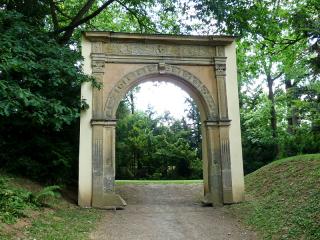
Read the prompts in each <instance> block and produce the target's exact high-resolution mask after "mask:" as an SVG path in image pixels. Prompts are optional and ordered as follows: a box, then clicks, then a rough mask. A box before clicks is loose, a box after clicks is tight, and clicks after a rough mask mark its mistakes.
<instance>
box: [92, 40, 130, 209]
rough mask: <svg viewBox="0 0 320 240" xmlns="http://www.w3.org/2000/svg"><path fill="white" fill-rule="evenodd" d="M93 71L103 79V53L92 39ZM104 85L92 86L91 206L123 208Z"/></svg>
mask: <svg viewBox="0 0 320 240" xmlns="http://www.w3.org/2000/svg"><path fill="white" fill-rule="evenodd" d="M91 58H92V75H93V76H94V77H95V78H96V80H97V81H98V82H100V83H103V76H104V71H105V56H104V54H103V53H102V43H101V42H93V43H92V54H91ZM104 102H105V97H104V91H103V86H102V87H101V88H100V89H98V88H94V89H93V97H92V105H93V106H92V120H91V125H92V206H93V207H97V208H106V209H107V208H122V207H124V206H125V205H126V203H125V201H124V200H123V199H122V198H121V197H120V196H119V195H117V194H115V191H114V184H115V126H116V121H115V120H109V119H106V118H105V112H104Z"/></svg>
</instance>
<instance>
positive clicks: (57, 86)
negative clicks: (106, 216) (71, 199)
mask: <svg viewBox="0 0 320 240" xmlns="http://www.w3.org/2000/svg"><path fill="white" fill-rule="evenodd" d="M0 30H1V32H2V34H1V36H0V41H1V42H0V52H1V55H0V133H1V134H0V150H1V151H0V152H1V153H0V158H1V161H0V167H6V168H7V169H8V170H10V171H11V172H15V173H18V174H24V175H28V176H29V177H31V178H34V179H37V180H42V181H46V182H56V181H65V180H70V178H72V177H73V178H74V176H75V175H76V170H77V167H76V166H77V155H78V150H77V147H76V146H77V144H78V137H77V136H78V132H79V129H78V119H79V114H80V109H81V108H84V107H85V106H86V105H85V104H84V102H83V101H80V85H81V83H82V82H84V81H89V80H92V79H90V78H89V77H87V76H86V75H84V74H82V72H81V71H82V70H81V65H80V64H79V61H80V60H81V56H80V54H79V53H78V52H76V51H74V50H71V49H70V47H68V46H61V45H58V44H57V43H56V42H55V40H54V39H52V38H51V37H50V35H49V34H48V33H47V32H46V31H45V29H43V28H41V26H37V25H35V24H33V23H32V19H30V18H28V17H26V16H23V15H21V14H19V13H16V12H13V11H3V10H1V11H0ZM92 81H93V80H92ZM93 84H95V82H94V81H93ZM95 85H96V84H95Z"/></svg>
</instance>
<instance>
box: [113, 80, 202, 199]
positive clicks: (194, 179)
mask: <svg viewBox="0 0 320 240" xmlns="http://www.w3.org/2000/svg"><path fill="white" fill-rule="evenodd" d="M145 83H150V84H148V86H149V87H148V90H155V89H159V88H160V91H161V89H162V90H163V89H164V88H165V89H169V90H170V89H175V94H176V95H165V93H164V92H163V91H161V95H162V97H163V98H168V99H170V102H173V101H175V99H176V98H177V97H176V96H177V95H179V96H180V98H182V99H183V101H185V102H184V104H181V105H179V107H180V108H181V109H182V112H185V111H187V110H188V111H192V114H195V115H196V116H190V115H189V112H188V113H187V112H185V113H184V114H182V115H174V113H173V112H170V113H169V112H168V111H167V112H161V113H160V112H159V111H158V110H159V109H157V108H154V109H150V108H148V109H141V108H140V106H139V104H137V102H139V97H138V98H135V100H134V103H132V102H131V101H132V98H133V95H134V94H137V95H139V91H138V93H137V92H136V91H133V92H132V90H135V89H136V88H137V87H141V86H142V89H140V91H141V90H142V92H144V91H143V90H144V87H143V86H146V84H145ZM151 83H157V84H156V86H155V85H153V86H152V87H150V86H151ZM164 83H169V84H164ZM172 85H174V86H172ZM180 86H181V84H179V83H177V82H176V80H173V79H172V78H170V77H169V76H161V77H160V78H159V77H152V78H144V79H143V80H140V81H137V82H135V84H134V85H132V86H131V89H130V90H129V91H128V92H127V94H126V95H125V97H124V98H123V100H122V101H121V104H120V105H119V107H118V111H117V115H116V116H117V125H116V152H115V165H116V168H115V169H116V172H115V179H116V180H117V181H119V182H120V183H121V184H120V185H119V184H116V186H115V190H116V192H118V193H120V195H121V196H122V197H123V198H124V200H125V201H127V202H128V203H129V204H130V203H135V202H136V201H139V202H140V203H146V204H148V199H149V198H148V197H142V196H140V195H137V196H131V195H130V191H132V189H133V188H135V189H138V190H137V191H138V192H139V193H140V192H141V191H143V192H144V191H148V190H146V189H145V188H148V187H150V185H148V186H144V187H141V186H139V185H138V186H132V185H131V184H130V183H131V181H130V180H149V181H150V180H151V181H152V182H151V183H152V184H156V185H153V186H152V188H151V189H150V191H151V190H152V189H154V188H158V187H159V186H158V185H157V182H153V181H154V180H161V181H166V183H167V184H170V186H169V187H168V188H167V187H165V188H164V187H160V188H159V189H158V190H159V191H166V192H168V194H170V195H171V196H172V198H171V200H170V199H168V201H169V202H172V203H173V202H175V203H176V201H177V199H178V198H179V197H181V196H179V193H180V192H181V191H182V192H185V191H187V190H189V191H190V194H186V196H185V197H184V200H183V201H181V204H183V205H185V204H191V203H194V201H200V200H201V199H202V198H203V161H202V149H203V148H202V139H203V138H202V133H201V126H202V124H201V120H200V111H199V108H198V105H197V104H196V103H195V101H194V99H193V98H192V97H191V96H190V94H189V93H188V92H190V89H188V92H187V91H186V90H185V87H184V89H182V88H181V87H180ZM172 91H173V90H172ZM152 92H153V91H152ZM179 92H183V93H184V94H183V95H182V93H180V94H179ZM142 96H143V97H144V96H145V94H143V93H142ZM142 96H140V98H141V97H142ZM155 97H158V99H159V97H160V94H157V96H154V95H153V96H152V95H151V96H149V95H148V96H147V98H148V99H149V100H150V99H151V98H155ZM148 99H145V101H147V100H148ZM128 102H129V103H128ZM131 104H133V105H134V106H132V105H131ZM132 110H133V111H132ZM180 113H181V112H180ZM128 180H129V181H128ZM179 182H180V183H181V182H184V183H193V184H192V187H190V185H189V184H188V185H181V184H179V185H177V186H175V188H176V189H175V191H173V190H172V187H173V185H172V183H179ZM123 183H127V184H128V183H129V184H130V185H127V184H123ZM140 183H144V182H140ZM149 184H150V182H149ZM130 186H131V187H130ZM165 186H168V185H165ZM152 191H154V190H152ZM153 200H155V201H159V199H157V198H154V199H153ZM169 202H168V203H169Z"/></svg>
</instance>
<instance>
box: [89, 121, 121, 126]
mask: <svg viewBox="0 0 320 240" xmlns="http://www.w3.org/2000/svg"><path fill="white" fill-rule="evenodd" d="M116 124H117V120H116V119H91V126H96V125H98V126H116Z"/></svg>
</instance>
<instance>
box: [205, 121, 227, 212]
mask: <svg viewBox="0 0 320 240" xmlns="http://www.w3.org/2000/svg"><path fill="white" fill-rule="evenodd" d="M215 123H216V122H213V121H206V122H205V128H206V131H205V132H206V136H203V137H206V144H207V146H206V148H207V166H206V168H207V169H206V174H204V176H206V177H207V179H208V183H207V184H208V187H207V188H208V190H207V191H208V192H206V191H205V196H204V203H212V204H213V205H214V206H217V205H222V204H223V195H222V177H221V155H220V141H219V138H220V132H219V126H218V125H217V124H215Z"/></svg>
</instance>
